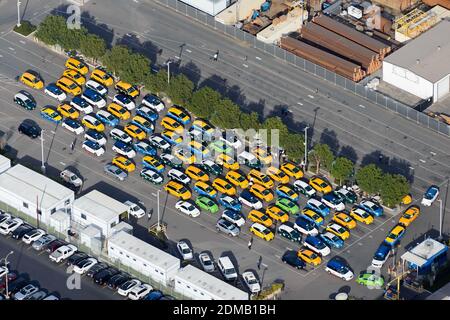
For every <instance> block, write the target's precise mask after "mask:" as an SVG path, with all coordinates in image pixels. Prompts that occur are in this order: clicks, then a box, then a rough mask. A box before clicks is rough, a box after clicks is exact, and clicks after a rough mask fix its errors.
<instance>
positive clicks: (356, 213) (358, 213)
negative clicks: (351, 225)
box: [350, 206, 373, 224]
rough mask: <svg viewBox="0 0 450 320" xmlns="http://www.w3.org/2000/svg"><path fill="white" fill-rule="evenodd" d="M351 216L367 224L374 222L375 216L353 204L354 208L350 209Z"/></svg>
mask: <svg viewBox="0 0 450 320" xmlns="http://www.w3.org/2000/svg"><path fill="white" fill-rule="evenodd" d="M350 216H351V217H352V218H353V219H355V220H356V221H358V222H362V223H365V224H371V223H373V216H372V215H371V214H370V213H368V212H367V211H366V210H364V209H362V208H360V207H358V206H353V208H352V209H351V210H350Z"/></svg>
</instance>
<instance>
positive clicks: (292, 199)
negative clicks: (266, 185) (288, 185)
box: [275, 188, 298, 202]
mask: <svg viewBox="0 0 450 320" xmlns="http://www.w3.org/2000/svg"><path fill="white" fill-rule="evenodd" d="M291 190H292V192H295V191H294V190H293V189H291ZM275 192H276V194H277V195H278V196H279V197H282V198H288V199H289V200H291V201H294V202H296V201H298V195H297V196H296V197H293V194H291V195H289V194H287V193H286V192H284V191H283V190H280V189H279V188H277V189H276V190H275Z"/></svg>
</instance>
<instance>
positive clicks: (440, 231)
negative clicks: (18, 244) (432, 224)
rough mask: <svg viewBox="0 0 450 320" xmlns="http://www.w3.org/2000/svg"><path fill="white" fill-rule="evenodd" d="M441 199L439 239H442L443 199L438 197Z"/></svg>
mask: <svg viewBox="0 0 450 320" xmlns="http://www.w3.org/2000/svg"><path fill="white" fill-rule="evenodd" d="M438 201H439V238H438V240H439V241H441V240H442V199H438Z"/></svg>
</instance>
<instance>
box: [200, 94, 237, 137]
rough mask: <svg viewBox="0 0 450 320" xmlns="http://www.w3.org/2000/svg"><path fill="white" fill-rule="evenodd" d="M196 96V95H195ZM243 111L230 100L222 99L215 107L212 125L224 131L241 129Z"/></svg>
mask: <svg viewBox="0 0 450 320" xmlns="http://www.w3.org/2000/svg"><path fill="white" fill-rule="evenodd" d="M194 94H195V93H194ZM240 114H241V110H240V108H239V106H238V105H237V104H235V103H234V102H233V101H231V100H230V99H221V100H220V101H219V102H218V104H217V105H216V106H215V112H214V113H213V115H212V117H211V119H210V120H211V123H212V124H213V125H215V126H217V127H220V128H223V129H236V128H239V116H240Z"/></svg>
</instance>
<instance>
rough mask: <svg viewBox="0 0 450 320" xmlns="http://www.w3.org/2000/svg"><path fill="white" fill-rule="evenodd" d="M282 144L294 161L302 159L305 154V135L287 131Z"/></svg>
mask: <svg viewBox="0 0 450 320" xmlns="http://www.w3.org/2000/svg"><path fill="white" fill-rule="evenodd" d="M283 137H284V138H283V139H282V141H281V146H282V147H283V149H284V150H285V152H286V155H287V156H288V157H289V159H291V160H292V161H300V159H302V158H303V157H304V156H305V152H304V150H305V148H304V147H303V146H304V144H305V137H304V136H303V135H302V134H299V133H287V134H286V135H284V136H283Z"/></svg>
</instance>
